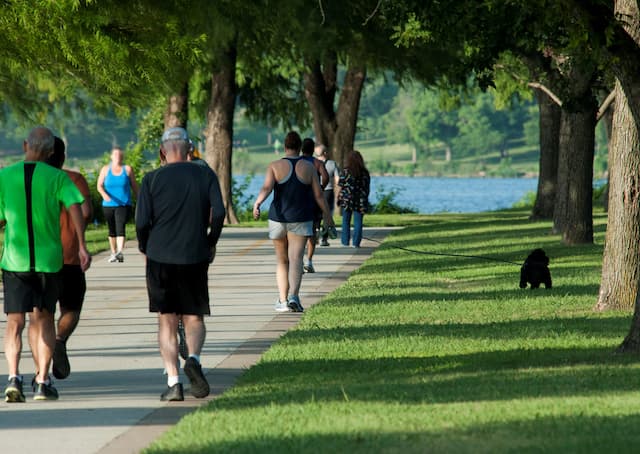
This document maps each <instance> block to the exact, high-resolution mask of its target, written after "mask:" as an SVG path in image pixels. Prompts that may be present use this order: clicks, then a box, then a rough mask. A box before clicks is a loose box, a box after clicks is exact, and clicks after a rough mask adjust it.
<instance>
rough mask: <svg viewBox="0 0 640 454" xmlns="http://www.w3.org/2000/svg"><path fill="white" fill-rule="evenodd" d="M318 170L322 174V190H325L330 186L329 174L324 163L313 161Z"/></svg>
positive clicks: (317, 160)
mask: <svg viewBox="0 0 640 454" xmlns="http://www.w3.org/2000/svg"><path fill="white" fill-rule="evenodd" d="M313 164H314V166H315V167H316V170H317V171H318V172H319V173H320V188H321V189H324V188H326V187H327V185H328V184H329V172H327V169H326V167H325V166H324V162H322V161H321V160H319V159H316V160H315V161H313Z"/></svg>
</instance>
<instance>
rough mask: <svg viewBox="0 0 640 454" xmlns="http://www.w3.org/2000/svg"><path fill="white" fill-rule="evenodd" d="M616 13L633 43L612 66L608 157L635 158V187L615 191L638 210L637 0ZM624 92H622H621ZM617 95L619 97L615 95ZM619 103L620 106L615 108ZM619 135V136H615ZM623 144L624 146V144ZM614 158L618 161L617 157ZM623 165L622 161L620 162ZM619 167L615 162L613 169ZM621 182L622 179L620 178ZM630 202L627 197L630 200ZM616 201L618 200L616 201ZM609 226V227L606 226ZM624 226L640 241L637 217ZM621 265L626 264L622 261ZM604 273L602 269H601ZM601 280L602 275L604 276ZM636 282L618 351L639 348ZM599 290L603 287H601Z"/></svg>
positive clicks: (631, 267) (623, 1) (634, 267)
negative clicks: (613, 95) (613, 89)
mask: <svg viewBox="0 0 640 454" xmlns="http://www.w3.org/2000/svg"><path fill="white" fill-rule="evenodd" d="M615 12H616V15H617V17H618V18H624V21H625V22H624V23H623V27H624V29H625V31H626V32H627V33H628V34H629V35H628V36H629V37H630V40H631V42H632V43H633V44H635V47H634V46H633V45H630V44H631V43H629V44H628V45H627V47H626V48H625V47H621V48H620V51H621V52H622V53H623V55H618V58H617V59H614V64H613V65H612V68H613V71H614V73H615V75H616V77H617V83H616V90H618V88H619V90H618V91H617V93H616V109H615V112H614V122H613V123H614V124H613V137H612V139H611V140H612V142H615V145H612V148H611V151H612V152H610V153H609V156H611V155H612V154H615V155H617V154H618V153H623V152H626V153H630V154H631V155H633V156H634V157H635V160H636V161H634V162H636V165H635V167H632V168H626V169H624V172H625V173H627V172H628V173H630V174H632V175H633V176H634V180H633V181H630V182H629V184H632V183H635V186H633V187H629V188H619V189H618V190H623V191H627V192H626V194H628V197H631V196H633V199H635V200H636V202H635V204H634V205H633V206H631V205H629V208H631V209H632V210H634V211H637V210H638V201H637V198H638V192H639V188H638V181H639V180H640V176H639V175H638V172H639V170H638V169H640V167H639V166H638V165H637V160H638V157H637V156H638V155H639V154H640V150H639V148H640V144H639V135H640V62H639V60H640V59H639V58H637V54H638V51H639V49H640V10H639V9H638V2H637V1H636V0H618V1H616V2H615ZM623 93H624V95H623ZM618 95H620V97H617V96H618ZM623 104H624V105H626V106H627V107H626V116H627V117H631V119H632V120H628V121H629V126H631V127H629V128H628V130H627V131H625V130H624V121H623V120H622V119H620V121H621V123H620V125H619V127H618V124H617V120H618V116H617V114H618V111H620V112H622V105H623ZM619 105H620V107H618V106H619ZM619 134H620V135H621V136H620V137H618V135H619ZM625 140H628V141H629V142H625ZM625 145H626V147H625ZM615 161H616V162H617V161H618V158H617V157H616V159H615ZM621 165H622V164H621ZM618 167H620V166H618V165H616V169H617V168H618ZM612 179H616V180H618V177H617V176H616V175H613V174H612V173H611V172H610V174H609V181H611V180H612ZM620 181H622V180H620ZM609 193H610V195H609V206H610V210H612V209H613V206H612V205H613V204H614V203H616V202H615V199H618V198H620V197H621V196H624V195H623V194H625V193H619V192H617V191H616V189H615V188H613V187H611V188H610V189H609ZM631 202H632V201H631V200H629V203H631ZM617 203H619V201H617ZM625 217H626V219H627V221H628V223H631V222H633V221H632V216H630V215H626V216H625ZM612 222H613V214H612V213H611V211H610V212H609V218H608V223H607V237H608V236H609V232H610V229H611V230H612V232H611V235H614V234H615V229H616V227H615V226H614V225H612ZM610 225H611V227H609V226H610ZM625 227H626V229H627V230H628V231H629V232H630V234H633V233H632V232H633V230H629V229H630V228H633V229H636V237H635V238H629V241H633V243H634V245H635V246H636V247H637V244H638V242H639V241H640V235H638V232H637V227H638V223H637V219H636V222H635V223H634V224H633V226H630V225H625ZM633 259H635V260H636V262H635V263H631V264H629V263H626V266H627V267H628V269H621V270H620V271H619V272H622V273H625V274H626V275H628V274H629V273H630V272H632V271H635V272H636V275H637V273H638V254H637V252H636V253H635V254H634V257H633ZM622 266H625V264H623V265H622ZM603 270H604V261H603ZM603 272H604V271H603ZM603 279H604V276H603ZM634 284H635V285H636V298H635V311H634V314H633V320H632V322H631V328H630V330H629V334H627V336H626V337H625V339H624V341H623V342H622V344H621V345H620V347H619V348H618V351H620V352H636V353H637V352H638V351H640V292H639V291H638V289H640V285H638V283H637V282H636V283H634ZM601 292H602V290H601Z"/></svg>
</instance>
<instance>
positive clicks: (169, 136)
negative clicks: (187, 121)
mask: <svg viewBox="0 0 640 454" xmlns="http://www.w3.org/2000/svg"><path fill="white" fill-rule="evenodd" d="M168 140H184V141H185V142H188V141H189V134H187V131H186V130H185V129H184V128H181V127H179V126H178V127H175V128H169V129H167V130H166V131H165V132H164V133H163V134H162V141H163V142H166V141H168Z"/></svg>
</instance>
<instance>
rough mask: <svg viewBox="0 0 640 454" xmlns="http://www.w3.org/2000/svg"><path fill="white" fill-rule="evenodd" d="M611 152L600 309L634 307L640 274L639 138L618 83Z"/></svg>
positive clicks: (599, 300) (599, 299)
mask: <svg viewBox="0 0 640 454" xmlns="http://www.w3.org/2000/svg"><path fill="white" fill-rule="evenodd" d="M610 147H611V152H610V153H609V159H610V160H609V169H610V173H609V195H610V200H609V217H608V221H607V233H606V237H605V247H604V254H603V258H602V280H601V282H600V294H599V297H598V303H597V304H596V309H597V310H606V309H631V308H632V307H633V305H634V304H635V301H636V294H637V293H638V279H639V277H640V273H639V271H640V268H639V267H640V141H639V137H638V129H637V128H636V126H635V124H634V122H633V118H632V117H631V112H630V110H629V105H628V104H627V101H626V99H625V97H624V94H623V93H622V89H621V87H620V84H619V83H616V103H615V110H614V114H613V131H612V137H611V142H610Z"/></svg>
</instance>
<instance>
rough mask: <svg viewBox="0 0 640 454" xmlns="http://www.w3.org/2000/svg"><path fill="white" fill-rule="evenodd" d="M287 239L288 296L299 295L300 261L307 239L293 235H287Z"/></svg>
mask: <svg viewBox="0 0 640 454" xmlns="http://www.w3.org/2000/svg"><path fill="white" fill-rule="evenodd" d="M287 239H288V242H289V248H288V256H289V294H290V295H298V294H299V293H300V282H301V281H302V259H303V257H304V245H305V243H306V242H307V237H306V236H300V235H296V234H295V233H287Z"/></svg>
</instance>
